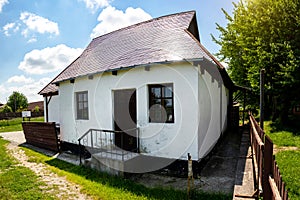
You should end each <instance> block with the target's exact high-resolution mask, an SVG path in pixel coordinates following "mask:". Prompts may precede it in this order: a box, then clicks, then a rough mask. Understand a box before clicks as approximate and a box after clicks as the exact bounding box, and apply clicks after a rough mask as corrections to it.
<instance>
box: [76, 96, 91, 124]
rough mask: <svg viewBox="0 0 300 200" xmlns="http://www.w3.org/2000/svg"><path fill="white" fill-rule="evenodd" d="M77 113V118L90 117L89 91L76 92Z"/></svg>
mask: <svg viewBox="0 0 300 200" xmlns="http://www.w3.org/2000/svg"><path fill="white" fill-rule="evenodd" d="M76 114H77V119H89V103H88V92H87V91H85V92H77V93H76Z"/></svg>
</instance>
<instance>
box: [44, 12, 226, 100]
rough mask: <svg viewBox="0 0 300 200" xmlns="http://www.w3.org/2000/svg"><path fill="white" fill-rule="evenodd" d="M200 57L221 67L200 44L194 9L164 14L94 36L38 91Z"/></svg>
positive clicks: (46, 90)
mask: <svg viewBox="0 0 300 200" xmlns="http://www.w3.org/2000/svg"><path fill="white" fill-rule="evenodd" d="M200 58H205V59H208V60H210V61H212V62H215V63H216V64H217V65H218V66H219V69H220V70H225V69H224V68H223V66H222V65H221V64H220V63H219V62H218V61H217V60H216V59H215V58H214V57H213V56H212V55H211V54H210V53H209V52H208V51H207V50H206V49H205V48H204V47H203V46H202V45H201V44H200V40H199V33H198V26H197V21H196V13H195V11H188V12H182V13H177V14H172V15H167V16H163V17H159V18H155V19H151V20H148V21H145V22H141V23H138V24H135V25H132V26H128V27H125V28H122V29H119V30H116V31H113V32H111V33H107V34H105V35H102V36H99V37H97V38H94V39H93V40H92V41H91V42H90V44H89V45H88V46H87V48H86V49H85V50H84V51H83V53H82V54H81V55H80V56H79V57H78V58H77V59H76V60H74V61H73V62H72V63H71V64H70V65H69V66H68V67H67V68H66V69H65V70H64V71H62V72H61V73H60V74H59V75H58V76H57V77H56V78H55V79H53V80H52V81H51V82H50V83H49V84H48V85H47V86H46V87H45V88H43V89H42V90H41V91H40V92H39V94H41V95H46V94H48V93H54V92H56V91H57V89H58V88H57V86H55V85H54V83H56V84H57V83H59V82H62V81H66V80H70V79H74V78H76V77H80V76H86V75H91V74H96V73H102V72H105V71H114V70H119V69H122V68H128V67H136V66H141V65H142V66H143V65H147V64H155V63H163V62H177V61H182V60H193V59H200ZM225 73H226V72H225ZM226 74H227V73H226ZM227 76H228V75H227Z"/></svg>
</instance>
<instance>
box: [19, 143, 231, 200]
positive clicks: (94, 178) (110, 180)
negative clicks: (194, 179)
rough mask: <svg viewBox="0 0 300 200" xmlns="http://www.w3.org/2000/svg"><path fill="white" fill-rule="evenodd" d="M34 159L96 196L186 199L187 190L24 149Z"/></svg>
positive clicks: (197, 195)
mask: <svg viewBox="0 0 300 200" xmlns="http://www.w3.org/2000/svg"><path fill="white" fill-rule="evenodd" d="M24 150H25V152H26V154H27V156H29V157H30V160H31V161H32V162H42V163H45V164H47V165H48V166H49V168H50V169H51V170H52V171H53V172H55V173H57V174H58V175H60V176H65V177H66V178H67V179H68V180H69V181H71V182H74V183H76V184H78V185H80V186H81V188H82V192H83V193H86V194H88V195H90V196H92V197H94V198H95V199H103V200H105V199H108V200H110V199H130V200H133V199H166V200H167V199H172V200H176V199H178V200H182V199H187V193H186V192H185V191H179V190H174V189H171V188H170V189H165V188H161V187H158V188H147V187H145V186H143V185H140V184H137V183H135V182H133V181H131V180H127V179H124V178H120V177H116V176H111V175H108V174H105V173H100V172H98V171H95V170H92V169H89V168H85V167H80V166H75V165H72V164H69V163H67V162H64V161H61V160H58V159H53V158H51V157H48V156H45V155H43V154H40V153H38V152H34V151H32V150H30V149H27V148H24ZM191 199H212V200H214V199H215V200H217V199H220V200H221V199H223V200H225V199H232V195H224V194H208V193H201V192H194V193H193V194H192V195H191Z"/></svg>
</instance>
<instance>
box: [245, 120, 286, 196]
mask: <svg viewBox="0 0 300 200" xmlns="http://www.w3.org/2000/svg"><path fill="white" fill-rule="evenodd" d="M250 123H251V126H250V142H251V147H252V153H253V155H254V156H253V160H254V170H255V173H254V176H255V177H254V178H255V186H256V188H257V189H258V191H259V195H261V196H262V197H263V199H275V200H279V199H283V200H287V199H288V192H287V190H286V188H285V183H284V182H283V181H282V177H281V175H280V171H279V168H278V166H277V163H276V160H275V156H273V142H272V140H271V139H270V137H269V136H267V135H265V133H264V131H263V130H262V129H261V128H260V126H259V125H258V123H257V122H256V120H255V119H254V117H253V116H252V115H251V114H250Z"/></svg>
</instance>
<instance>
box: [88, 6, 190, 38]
mask: <svg viewBox="0 0 300 200" xmlns="http://www.w3.org/2000/svg"><path fill="white" fill-rule="evenodd" d="M186 13H193V14H195V13H196V11H195V10H189V11H183V12H179V13H173V14H168V15H164V16H159V17H156V18H152V19H149V20H146V21H142V22H139V23H136V24H132V25H130V26H126V27H123V28H120V29H117V30H114V31H111V32H108V33H105V34H103V35H99V36H97V37H95V38H93V39H92V41H93V40H96V39H99V38H101V37H104V36H106V35H108V34H112V33H115V32H119V31H123V30H127V29H131V28H133V27H137V26H140V25H141V24H147V23H150V22H152V21H156V20H160V19H162V18H167V17H171V16H176V15H183V14H186ZM92 41H91V42H92Z"/></svg>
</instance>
